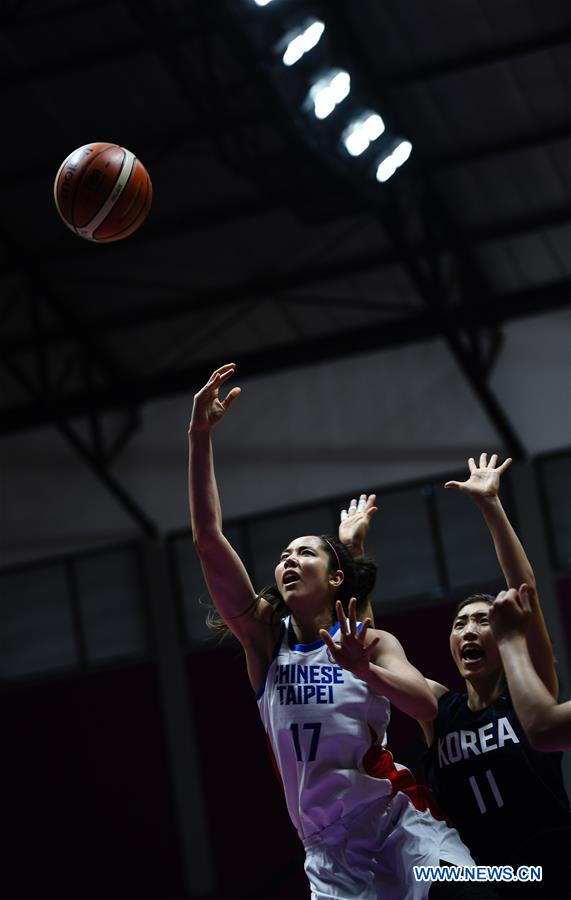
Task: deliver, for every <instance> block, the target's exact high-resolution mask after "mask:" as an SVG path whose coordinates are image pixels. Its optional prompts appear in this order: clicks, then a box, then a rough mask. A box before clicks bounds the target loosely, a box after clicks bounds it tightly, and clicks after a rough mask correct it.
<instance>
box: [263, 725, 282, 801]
mask: <svg viewBox="0 0 571 900" xmlns="http://www.w3.org/2000/svg"><path fill="white" fill-rule="evenodd" d="M265 735H266V742H267V745H268V753H269V754H270V759H271V761H272V766H273V769H274V772H275V773H276V778H277V779H278V781H279V783H280V787H281V789H282V791H283V792H284V794H285V787H284V782H283V778H282V774H281V772H280V770H279V767H278V761H277V759H276V755H275V753H274V748H273V747H272V742H271V741H270V736H269V734H268V732H267V731H266V732H265Z"/></svg>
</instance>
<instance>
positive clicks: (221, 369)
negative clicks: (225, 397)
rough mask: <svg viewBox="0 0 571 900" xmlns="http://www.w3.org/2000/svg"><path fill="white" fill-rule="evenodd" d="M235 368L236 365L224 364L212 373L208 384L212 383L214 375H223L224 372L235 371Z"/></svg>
mask: <svg viewBox="0 0 571 900" xmlns="http://www.w3.org/2000/svg"><path fill="white" fill-rule="evenodd" d="M235 368H236V363H224V365H223V366H219V367H218V368H217V369H214V372H213V373H212V375H211V376H210V378H209V379H208V381H209V382H210V381H212V379H213V378H214V377H215V376H216V375H223V374H224V373H225V372H227V371H228V369H235Z"/></svg>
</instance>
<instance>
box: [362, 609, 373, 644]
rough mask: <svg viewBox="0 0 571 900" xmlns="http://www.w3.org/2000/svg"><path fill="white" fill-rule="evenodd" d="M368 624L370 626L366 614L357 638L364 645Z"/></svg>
mask: <svg viewBox="0 0 571 900" xmlns="http://www.w3.org/2000/svg"><path fill="white" fill-rule="evenodd" d="M370 626H371V620H370V618H369V617H368V616H367V618H366V619H365V621H364V622H363V623H362V625H361V630H360V632H359V640H360V641H361V643H362V644H363V645H365V643H366V641H367V631H368V630H369V628H370Z"/></svg>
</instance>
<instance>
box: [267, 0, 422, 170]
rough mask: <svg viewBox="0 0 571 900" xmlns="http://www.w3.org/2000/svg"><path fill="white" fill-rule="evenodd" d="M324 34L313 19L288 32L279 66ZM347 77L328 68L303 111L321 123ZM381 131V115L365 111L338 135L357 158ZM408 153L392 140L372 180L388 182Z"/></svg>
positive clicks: (345, 91) (346, 86) (406, 144)
mask: <svg viewBox="0 0 571 900" xmlns="http://www.w3.org/2000/svg"><path fill="white" fill-rule="evenodd" d="M253 2H254V3H255V4H256V6H260V7H262V6H268V4H269V3H271V2H272V0H253ZM324 31H325V24H324V23H323V22H321V21H320V20H319V19H316V18H309V19H306V20H305V21H304V22H303V24H302V25H300V26H298V27H297V28H296V29H294V30H292V31H290V32H288V34H286V35H285V36H284V38H283V39H282V40H281V41H280V43H279V45H278V49H279V52H280V54H281V59H282V63H283V64H284V66H286V67H290V66H294V65H295V64H296V63H298V62H299V61H300V59H302V57H303V56H305V55H306V54H307V53H309V52H310V51H311V50H313V48H314V47H316V46H317V44H318V43H319V41H320V40H321V37H322V35H323V33H324ZM350 91H351V77H350V75H349V73H348V72H346V71H344V70H343V69H330V70H329V71H328V72H327V73H326V74H324V75H322V76H321V77H320V78H319V79H318V80H317V81H315V82H314V83H313V84H312V85H311V87H310V89H309V93H308V95H307V98H306V101H305V104H304V106H305V108H306V109H310V110H312V111H313V114H314V115H315V117H316V118H317V119H320V120H323V119H326V118H327V117H328V116H330V115H331V113H332V112H333V110H334V109H335V108H336V107H337V106H339V104H340V103H342V102H343V100H344V99H345V98H346V97H347V96H348V95H349V93H350ZM384 132H385V123H384V122H383V120H382V118H381V116H380V115H379V114H378V113H376V112H373V111H372V110H367V111H364V112H362V113H361V114H360V115H359V116H358V117H357V118H356V119H354V120H353V121H351V122H350V123H349V124H348V125H347V126H346V128H345V129H344V130H343V132H342V134H341V142H342V144H343V146H344V148H345V150H346V152H347V153H348V154H349V156H352V157H357V156H361V155H362V154H363V153H365V151H367V150H368V149H369V147H370V146H371V144H374V142H375V141H376V140H378V138H380V137H381V135H382V134H383V133H384ZM411 152H412V144H411V143H410V141H406V140H395V141H393V142H392V144H391V145H390V150H389V151H388V152H387V151H385V153H384V155H383V156H382V158H380V159H379V160H378V165H377V169H376V179H377V181H380V182H385V181H388V180H389V178H391V177H392V176H393V175H394V173H395V172H396V171H397V169H399V168H400V167H401V166H402V165H403V163H405V162H406V161H407V159H408V158H409V156H410V154H411Z"/></svg>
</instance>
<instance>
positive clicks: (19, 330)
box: [0, 0, 571, 458]
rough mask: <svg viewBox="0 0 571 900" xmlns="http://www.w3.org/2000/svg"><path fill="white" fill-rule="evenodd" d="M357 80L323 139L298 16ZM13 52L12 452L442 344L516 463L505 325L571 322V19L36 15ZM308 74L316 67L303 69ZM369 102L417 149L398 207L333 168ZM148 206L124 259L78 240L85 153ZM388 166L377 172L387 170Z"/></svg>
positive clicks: (560, 6) (360, 172)
mask: <svg viewBox="0 0 571 900" xmlns="http://www.w3.org/2000/svg"><path fill="white" fill-rule="evenodd" d="M311 13H316V14H317V15H318V16H321V18H322V19H323V21H324V22H325V24H326V31H325V36H326V38H327V39H326V40H325V39H324V40H323V43H322V44H321V46H318V48H316V51H315V52H316V53H321V54H324V55H325V56H329V59H330V60H331V62H332V63H334V64H337V65H340V66H342V67H344V68H346V69H347V71H349V72H350V73H351V78H352V92H351V95H350V100H349V98H348V100H347V101H345V104H346V105H345V106H344V105H343V104H340V106H339V107H338V108H337V110H336V112H335V113H334V114H333V115H332V117H330V119H329V120H327V121H326V123H321V124H322V125H323V127H322V128H321V130H320V128H319V127H318V123H317V122H316V121H315V120H313V121H312V120H311V117H310V116H308V115H306V114H305V113H304V112H303V111H301V110H300V107H299V98H300V96H301V94H300V90H301V88H300V84H301V83H302V81H303V78H304V77H306V76H304V75H303V71H304V70H301V74H300V72H299V71H294V70H288V71H287V72H286V70H285V69H284V67H283V66H281V63H279V61H278V62H277V61H276V57H275V55H274V53H273V49H272V48H273V47H274V45H275V43H276V41H277V40H278V39H279V37H280V35H281V34H283V33H284V30H285V29H286V26H289V25H291V24H292V23H293V22H294V21H295V19H296V17H297V16H300V15H309V14H311ZM2 19H3V21H2V29H1V35H0V41H1V43H0V47H1V51H2V52H1V58H2V62H1V63H0V65H1V69H2V77H1V80H0V90H1V95H2V113H3V115H2V119H3V123H4V129H3V131H4V139H3V141H2V145H1V148H0V160H1V165H0V181H1V190H2V206H1V214H0V215H1V218H0V232H1V234H0V236H1V242H0V317H1V318H0V321H1V323H2V326H1V331H0V352H1V360H2V364H1V366H0V434H9V433H14V432H16V431H20V430H25V429H29V428H33V427H36V426H38V425H41V424H45V423H50V422H51V423H54V424H55V425H56V426H57V427H58V428H59V430H60V431H61V432H62V433H64V434H65V435H66V437H67V438H68V439H69V440H70V441H71V442H72V443H73V442H74V441H75V442H76V443H77V441H78V438H77V436H76V435H75V434H74V432H73V430H72V428H71V423H72V422H73V421H74V420H75V421H77V417H86V418H85V421H88V422H89V423H90V424H91V440H92V442H93V445H90V444H89V443H87V444H85V443H84V444H82V445H81V446H80V447H76V449H79V450H80V452H83V453H88V454H89V453H90V452H92V450H94V451H97V452H98V454H99V457H100V458H102V456H103V455H104V454H102V453H101V443H102V440H103V438H102V436H101V416H102V415H104V414H105V413H106V412H108V411H110V410H114V411H120V412H121V414H122V415H124V421H125V428H124V430H123V431H122V433H121V434H120V435H119V438H118V440H119V441H120V440H124V439H127V437H128V434H129V430H130V429H132V428H135V427H136V422H137V409H138V407H139V406H140V404H142V403H143V402H145V401H147V400H149V399H155V398H160V397H167V396H170V395H173V394H176V393H178V392H182V391H185V392H187V393H188V391H189V389H193V388H195V387H196V385H197V384H199V383H201V382H202V380H203V376H204V372H205V370H209V369H211V368H214V367H215V366H217V365H219V364H220V362H221V361H226V360H227V359H233V360H239V362H240V369H241V374H242V376H243V377H244V376H246V375H248V374H260V373H265V372H271V371H274V370H276V369H279V368H283V367H288V366H290V367H291V366H294V367H295V366H298V365H302V364H305V363H307V362H310V361H314V360H319V359H328V358H338V357H340V356H343V355H349V354H353V353H356V352H359V351H363V350H373V349H378V348H383V347H388V346H395V345H397V344H404V343H409V342H413V341H419V340H426V339H427V338H430V337H433V336H436V335H441V336H443V337H444V339H445V341H446V343H447V344H448V347H449V348H450V350H451V351H452V352H453V354H454V356H455V358H456V360H457V363H458V367H459V370H460V371H461V372H462V373H463V375H464V377H466V378H467V379H468V380H469V381H470V383H471V384H472V386H473V387H474V388H475V390H476V391H477V393H478V395H479V397H480V400H481V402H482V403H483V405H484V407H485V409H486V411H487V413H488V415H489V416H490V418H491V419H492V420H493V422H494V425H495V426H496V427H497V429H498V431H499V432H500V433H502V435H503V438H504V440H505V443H506V445H507V446H508V447H511V448H512V452H513V453H517V452H518V437H517V435H516V434H513V433H512V432H511V431H510V425H509V423H508V422H507V421H506V420H504V418H503V412H502V409H501V407H500V406H499V405H498V404H497V402H496V400H495V398H494V396H493V393H492V392H491V391H490V389H489V386H488V383H487V380H486V370H487V369H488V368H489V366H490V363H491V362H492V361H493V359H494V355H495V354H496V353H497V352H499V351H500V350H501V342H502V332H501V327H502V324H503V323H505V322H506V321H508V320H509V319H512V318H515V317H520V316H529V315H533V314H535V313H539V312H545V311H546V310H550V309H555V308H557V307H562V306H568V305H569V304H570V302H571V253H570V250H571V166H570V160H571V101H570V98H571V3H569V0H542V2H541V3H539V2H536V0H437V2H430V3H429V2H424V0H352V2H341V0H328V2H327V3H319V2H314V3H311V2H305V3H302V2H294V0H289V2H288V0H274V2H273V3H271V4H270V5H268V6H266V7H264V8H258V7H256V6H255V4H254V3H253V2H249V0H219V2H209V3H199V2H197V0H186V2H185V0H124V2H97V0H91V2H83V3H82V2H80V0H77V2H70V0H42V2H41V3H40V2H39V0H35V2H34V0H28V2H26V0H22V2H15V0H13V2H6V3H4V4H2ZM308 59H309V57H308ZM350 103H355V104H356V105H355V109H356V108H357V107H358V106H359V104H360V103H361V104H363V106H364V107H367V108H372V109H375V110H376V111H378V112H379V113H381V115H382V116H383V119H384V121H385V123H386V124H387V130H388V131H390V132H391V133H394V134H399V135H401V136H405V137H406V138H408V139H409V140H410V142H411V143H412V145H413V153H412V155H411V157H410V159H409V161H408V162H407V163H406V164H405V166H403V168H402V169H401V170H399V172H398V173H397V174H396V175H395V176H394V178H393V179H391V181H389V182H387V183H386V184H385V185H379V184H377V183H375V181H374V179H372V178H371V177H370V173H369V172H367V171H365V167H364V165H363V164H360V163H359V162H358V161H354V160H350V159H349V158H348V157H347V156H346V155H345V156H344V155H343V153H341V152H340V149H339V147H338V146H337V145H336V143H335V140H336V139H337V137H338V135H339V134H340V131H341V130H342V128H343V127H344V124H345V120H346V116H347V114H348V111H349V109H350ZM91 141H110V142H115V143H118V144H121V145H123V146H125V147H128V148H129V149H131V150H132V151H133V152H134V153H135V154H136V155H137V156H138V157H139V158H140V159H141V160H142V161H143V162H144V164H145V165H146V167H147V169H148V170H149V172H150V175H151V178H152V181H153V187H154V202H153V207H152V210H151V213H150V215H149V218H148V220H147V222H146V223H145V224H144V225H143V226H142V228H141V229H140V231H139V232H138V233H136V234H135V235H133V236H131V237H130V238H128V239H126V240H125V241H122V242H118V243H115V244H110V245H109V244H108V245H95V244H91V243H88V242H86V241H84V240H82V239H81V238H79V237H77V236H75V235H74V234H72V233H71V231H69V230H68V229H67V228H66V227H65V226H64V225H63V223H62V222H61V220H60V219H59V217H58V215H57V213H56V210H55V207H54V203H53V198H52V185H53V179H54V175H55V173H56V171H57V169H58V167H59V165H60V163H61V162H62V160H63V159H64V158H65V157H66V156H67V155H68V154H69V153H70V152H71V151H72V150H74V149H75V148H76V147H78V146H80V145H82V144H85V143H89V142H91ZM374 155H375V154H374V153H372V154H371V157H374Z"/></svg>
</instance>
